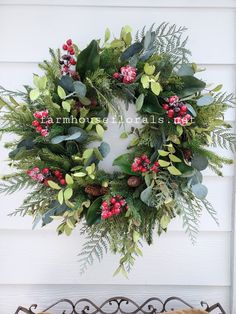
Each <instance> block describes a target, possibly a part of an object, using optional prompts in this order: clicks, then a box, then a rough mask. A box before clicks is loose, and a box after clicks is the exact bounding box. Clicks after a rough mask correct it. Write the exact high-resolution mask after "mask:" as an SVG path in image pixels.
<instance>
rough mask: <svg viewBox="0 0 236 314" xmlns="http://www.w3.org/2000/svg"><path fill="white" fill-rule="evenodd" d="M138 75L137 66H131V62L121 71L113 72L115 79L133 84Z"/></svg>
mask: <svg viewBox="0 0 236 314" xmlns="http://www.w3.org/2000/svg"><path fill="white" fill-rule="evenodd" d="M136 76H137V70H136V68H134V67H132V66H130V65H129V64H128V65H126V66H125V67H121V68H120V73H119V72H115V73H114V74H113V78H114V79H115V80H118V81H120V82H122V83H124V84H131V83H133V82H134V81H135V79H136Z"/></svg>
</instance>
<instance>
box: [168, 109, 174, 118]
mask: <svg viewBox="0 0 236 314" xmlns="http://www.w3.org/2000/svg"><path fill="white" fill-rule="evenodd" d="M174 114H175V112H174V110H173V109H170V110H169V111H168V118H173V117H174Z"/></svg>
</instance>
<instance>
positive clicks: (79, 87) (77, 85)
mask: <svg viewBox="0 0 236 314" xmlns="http://www.w3.org/2000/svg"><path fill="white" fill-rule="evenodd" d="M73 85H74V89H75V92H76V94H77V96H78V97H79V98H82V99H83V98H84V97H85V95H86V93H87V88H86V85H85V84H83V83H82V82H80V81H75V82H74V83H73Z"/></svg>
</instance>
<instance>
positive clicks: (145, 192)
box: [140, 186, 152, 206]
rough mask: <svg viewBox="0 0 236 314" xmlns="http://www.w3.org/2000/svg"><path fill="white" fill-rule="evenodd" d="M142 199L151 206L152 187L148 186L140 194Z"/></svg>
mask: <svg viewBox="0 0 236 314" xmlns="http://www.w3.org/2000/svg"><path fill="white" fill-rule="evenodd" d="M140 199H141V201H142V202H144V203H145V204H146V205H148V206H151V202H152V187H151V186H148V187H147V188H146V189H145V190H143V191H142V193H141V194H140Z"/></svg>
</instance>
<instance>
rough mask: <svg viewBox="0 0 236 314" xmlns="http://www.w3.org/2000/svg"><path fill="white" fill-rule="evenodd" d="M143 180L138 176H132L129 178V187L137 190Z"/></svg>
mask: <svg viewBox="0 0 236 314" xmlns="http://www.w3.org/2000/svg"><path fill="white" fill-rule="evenodd" d="M141 182H142V180H141V178H140V177H136V176H131V177H129V179H128V181H127V184H128V186H130V187H132V188H136V187H137V186H139V185H140V184H141Z"/></svg>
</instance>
